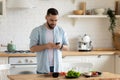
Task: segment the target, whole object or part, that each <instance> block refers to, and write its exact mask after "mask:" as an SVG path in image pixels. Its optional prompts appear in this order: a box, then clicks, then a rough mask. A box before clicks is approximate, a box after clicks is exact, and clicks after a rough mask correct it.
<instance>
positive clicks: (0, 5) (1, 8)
mask: <svg viewBox="0 0 120 80" xmlns="http://www.w3.org/2000/svg"><path fill="white" fill-rule="evenodd" d="M5 11H6V8H5V0H0V17H1V16H4V15H5V13H6V12H5Z"/></svg>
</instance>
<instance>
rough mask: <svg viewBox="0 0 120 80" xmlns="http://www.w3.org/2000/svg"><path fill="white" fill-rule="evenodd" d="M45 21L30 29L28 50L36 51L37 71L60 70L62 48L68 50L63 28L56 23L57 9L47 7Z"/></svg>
mask: <svg viewBox="0 0 120 80" xmlns="http://www.w3.org/2000/svg"><path fill="white" fill-rule="evenodd" d="M45 18H46V23H44V24H43V25H40V26H39V27H36V28H34V29H33V30H32V32H31V35H30V50H31V52H36V53H37V55H36V56H37V73H38V74H39V73H49V72H60V71H61V68H62V67H61V62H62V50H68V49H69V48H68V44H69V42H68V39H67V36H66V33H65V32H64V30H63V29H62V28H61V27H59V26H58V25H57V21H58V11H57V10H56V9H55V8H49V9H48V10H47V14H46V17H45Z"/></svg>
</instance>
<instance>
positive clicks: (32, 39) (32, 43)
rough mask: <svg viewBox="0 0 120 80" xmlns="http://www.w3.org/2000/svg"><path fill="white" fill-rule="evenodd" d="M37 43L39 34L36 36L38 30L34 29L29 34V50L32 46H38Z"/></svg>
mask: <svg viewBox="0 0 120 80" xmlns="http://www.w3.org/2000/svg"><path fill="white" fill-rule="evenodd" d="M38 42H39V34H38V28H35V29H33V30H32V32H31V34H30V45H29V47H30V48H31V47H32V46H35V45H38Z"/></svg>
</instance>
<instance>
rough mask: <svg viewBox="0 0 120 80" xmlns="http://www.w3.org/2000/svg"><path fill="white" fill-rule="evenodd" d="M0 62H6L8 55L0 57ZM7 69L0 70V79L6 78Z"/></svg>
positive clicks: (4, 79) (6, 79)
mask: <svg viewBox="0 0 120 80" xmlns="http://www.w3.org/2000/svg"><path fill="white" fill-rule="evenodd" d="M0 64H8V57H0ZM8 74H9V70H4V71H2V72H0V80H8V78H7V75H8Z"/></svg>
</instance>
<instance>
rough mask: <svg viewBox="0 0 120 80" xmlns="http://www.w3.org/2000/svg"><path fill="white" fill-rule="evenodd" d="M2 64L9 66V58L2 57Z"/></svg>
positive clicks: (0, 59) (0, 60)
mask: <svg viewBox="0 0 120 80" xmlns="http://www.w3.org/2000/svg"><path fill="white" fill-rule="evenodd" d="M0 64H8V57H0Z"/></svg>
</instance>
